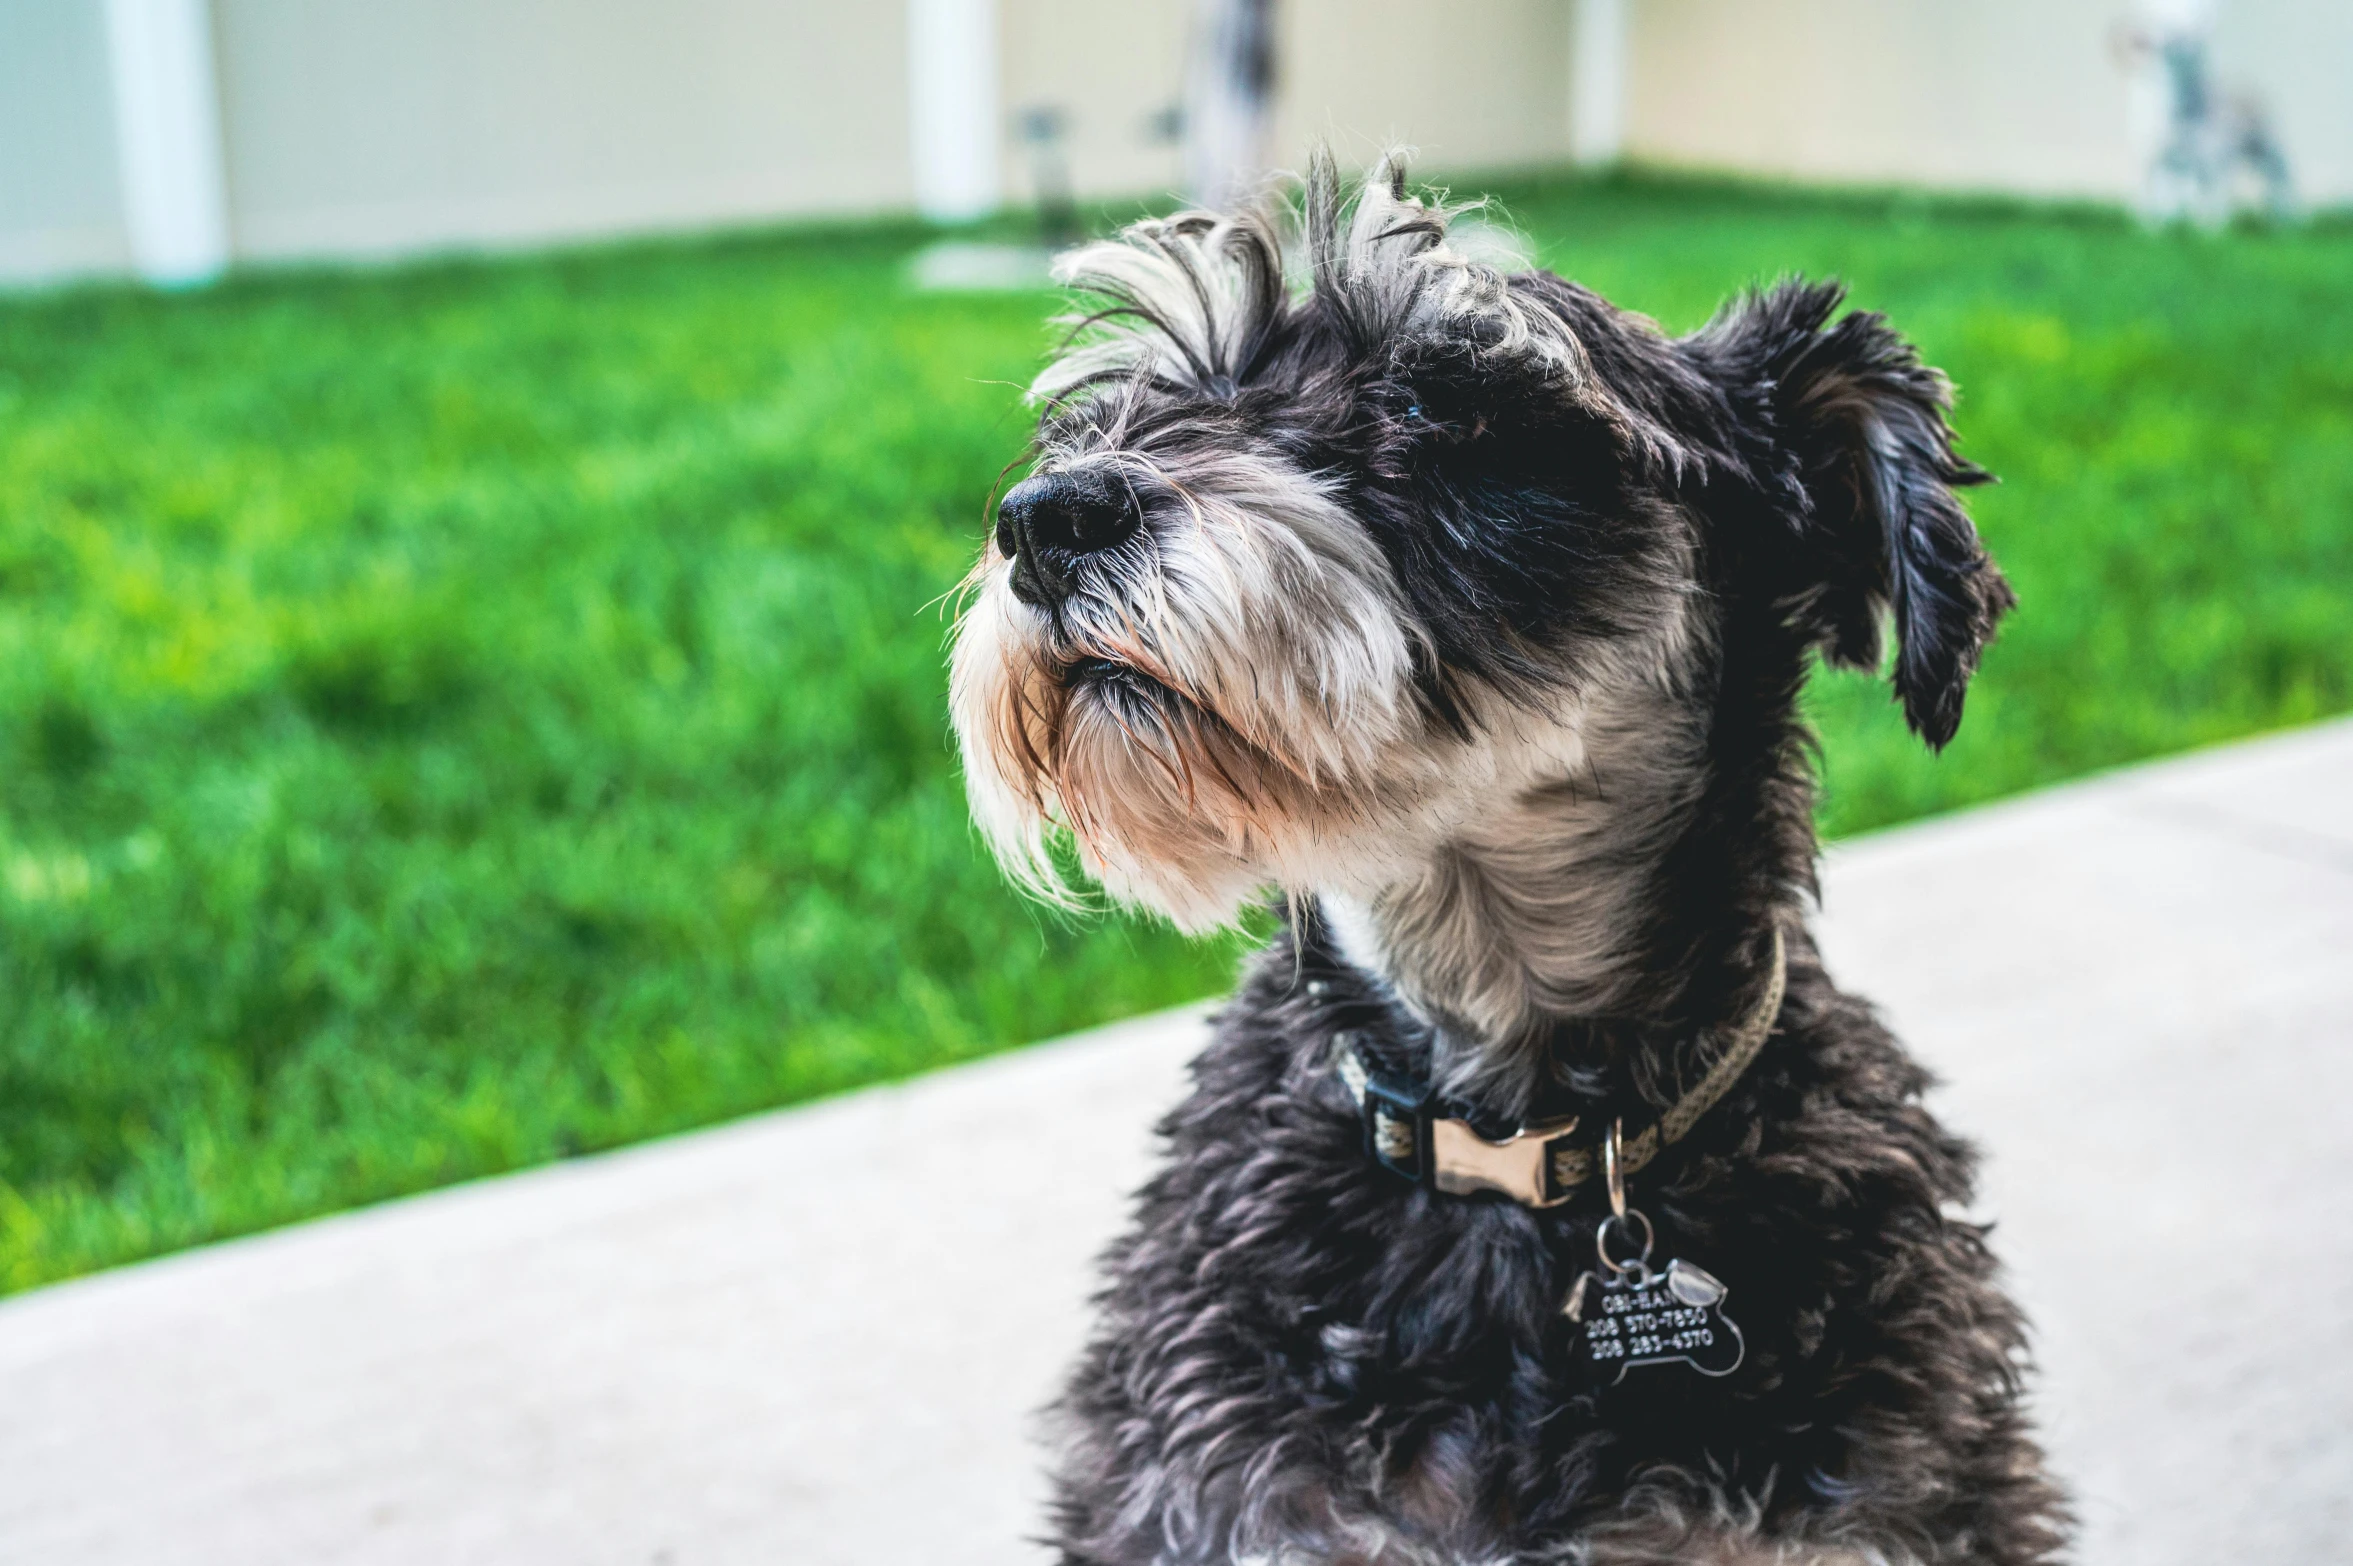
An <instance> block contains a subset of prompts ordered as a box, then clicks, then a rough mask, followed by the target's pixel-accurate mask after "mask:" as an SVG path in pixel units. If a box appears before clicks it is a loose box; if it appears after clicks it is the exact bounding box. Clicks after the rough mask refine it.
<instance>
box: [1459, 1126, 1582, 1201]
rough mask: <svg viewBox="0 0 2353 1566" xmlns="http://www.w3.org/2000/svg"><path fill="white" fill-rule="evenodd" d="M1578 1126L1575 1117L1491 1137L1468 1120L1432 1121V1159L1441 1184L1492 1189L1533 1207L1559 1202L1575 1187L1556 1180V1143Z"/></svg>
mask: <svg viewBox="0 0 2353 1566" xmlns="http://www.w3.org/2000/svg"><path fill="white" fill-rule="evenodd" d="M1576 1129H1577V1122H1576V1120H1575V1118H1574V1117H1572V1118H1570V1119H1567V1120H1555V1121H1550V1122H1548V1123H1546V1124H1544V1125H1540V1126H1528V1127H1525V1128H1523V1129H1522V1130H1521V1131H1519V1132H1518V1133H1517V1134H1515V1135H1513V1136H1509V1137H1506V1138H1505V1139H1504V1140H1502V1141H1500V1142H1490V1141H1488V1140H1487V1139H1486V1138H1485V1137H1483V1136H1481V1135H1479V1133H1478V1132H1476V1131H1473V1130H1472V1129H1471V1128H1470V1125H1469V1123H1468V1122H1466V1121H1461V1120H1434V1121H1432V1122H1430V1151H1431V1160H1430V1161H1431V1164H1432V1166H1433V1168H1434V1170H1435V1182H1434V1183H1435V1184H1436V1185H1437V1187H1438V1189H1439V1190H1441V1191H1445V1192H1447V1193H1449V1194H1450V1195H1455V1196H1468V1195H1470V1194H1471V1193H1472V1192H1474V1191H1494V1192H1497V1193H1499V1194H1501V1195H1504V1196H1508V1197H1510V1198H1511V1199H1512V1200H1513V1201H1515V1202H1524V1203H1526V1204H1527V1205H1528V1206H1530V1207H1558V1206H1559V1205H1560V1204H1561V1203H1563V1202H1565V1201H1567V1200H1568V1199H1569V1196H1570V1194H1571V1191H1572V1190H1573V1187H1563V1186H1561V1185H1560V1184H1558V1183H1557V1181H1556V1179H1555V1176H1556V1174H1557V1173H1558V1171H1557V1169H1556V1168H1555V1163H1554V1159H1553V1156H1552V1148H1553V1144H1554V1143H1556V1142H1558V1141H1560V1140H1561V1138H1563V1137H1565V1136H1567V1135H1568V1134H1569V1133H1570V1132H1572V1131H1574V1130H1576Z"/></svg>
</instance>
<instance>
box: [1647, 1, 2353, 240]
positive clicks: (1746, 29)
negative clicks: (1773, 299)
mask: <svg viewBox="0 0 2353 1566" xmlns="http://www.w3.org/2000/svg"><path fill="white" fill-rule="evenodd" d="M1631 8H1632V16H1633V28H1632V48H1631V66H1630V76H1631V80H1630V82H1629V97H1630V117H1629V123H1628V137H1627V151H1628V153H1629V154H1630V155H1631V156H1633V157H1635V158H1637V159H1640V160H1643V161H1646V162H1652V163H1660V164H1668V165H1676V166H1684V167H1693V168H1707V169H1722V170H1729V171H1734V172H1741V173H1753V174H1768V175H1775V176H1780V177H1785V178H1790V179H1799V180H1815V181H1823V182H1829V183H1841V182H1866V183H1884V184H1894V183H1903V184H1918V185H1926V186H1931V187H1935V188H1941V189H1947V190H1980V191H2007V192H2016V193H2021V194H2027V195H2048V196H2090V197H2097V198H2103V199H2111V200H2123V199H2128V198H2130V197H2131V196H2133V195H2134V194H2135V193H2136V192H2137V191H2138V190H2139V188H2140V183H2141V177H2142V168H2143V148H2142V146H2141V144H2140V143H2139V142H2138V141H2137V140H2136V138H2135V133H2134V124H2133V108H2132V81H2131V78H2130V77H2129V76H2128V75H2127V73H2126V71H2125V69H2124V68H2123V66H2122V65H2121V64H2119V62H2118V60H2117V57H2116V54H2115V51H2114V49H2113V48H2112V46H2111V37H2112V30H2113V29H2114V27H2115V26H2116V24H2117V23H2118V22H2119V21H2121V20H2123V19H2125V18H2127V17H2129V16H2131V15H2133V14H2134V12H2135V10H2136V9H2137V8H2136V6H2135V4H2134V0H1966V3H1962V0H1631ZM2216 15H2217V20H2216V24H2215V33H2214V46H2215V56H2216V61H2217V66H2218V69H2219V71H2220V73H2221V76H2222V78H2223V82H2224V85H2225V86H2226V87H2228V86H2229V85H2230V84H2231V83H2232V81H2233V80H2234V79H2235V80H2238V81H2243V82H2246V83H2249V84H2252V85H2253V86H2254V87H2256V88H2257V89H2258V91H2259V95H2260V96H2261V97H2263V98H2264V99H2265V100H2266V101H2267V102H2268V103H2269V104H2270V106H2271V108H2272V110H2273V113H2274V116H2275V119H2276V122H2277V124H2278V127H2279V130H2280V132H2281V139H2282V141H2283V142H2284V144H2285V146H2286V149H2287V153H2288V157H2289V161H2290V163H2291V164H2292V165H2293V166H2294V169H2295V172H2296V176H2297V183H2298V186H2299V188H2300V190H2301V191H2302V193H2303V195H2304V197H2305V199H2306V200H2308V201H2315V202H2324V203H2325V202H2340V201H2345V200H2348V199H2353V3H2348V0H2219V4H2218V6H2217V7H2216Z"/></svg>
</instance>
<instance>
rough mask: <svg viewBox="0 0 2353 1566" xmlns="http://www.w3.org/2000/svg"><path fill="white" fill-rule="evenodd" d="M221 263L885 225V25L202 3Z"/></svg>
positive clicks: (768, 17) (891, 34) (719, 8)
mask: <svg viewBox="0 0 2353 1566" xmlns="http://www.w3.org/2000/svg"><path fill="white" fill-rule="evenodd" d="M215 14H216V18H217V22H216V25H217V27H218V30H219V35H220V49H219V53H220V59H221V72H222V94H221V97H222V106H223V117H224V120H225V131H226V139H227V145H228V150H229V190H230V208H231V215H232V222H233V225H234V230H235V236H236V246H237V251H238V254H239V255H241V256H245V257H250V258H256V259H279V258H286V257H304V256H349V255H369V254H384V253H392V252H401V251H413V250H421V249H434V248H442V247H448V246H463V245H477V244H515V243H537V242H542V241H547V240H556V239H568V238H574V237H581V236H589V235H599V234H613V233H628V232H636V231H645V230H659V229H671V228H699V227H706V226H710V225H714V224H723V223H729V222H743V221H747V220H761V219H772V218H774V217H777V216H779V215H781V214H788V213H831V212H881V211H893V210H904V209H905V208H906V207H908V206H909V205H910V203H911V202H912V199H913V176H912V173H911V171H910V166H909V158H908V130H907V124H908V117H907V98H906V59H907V49H906V42H905V35H904V31H903V26H902V18H903V16H904V11H903V9H902V7H901V6H900V5H898V4H895V3H875V0H860V3H852V4H811V3H796V4H789V5H788V4H776V3H772V0H664V3H663V4H661V5H658V6H654V5H646V4H643V3H640V0H398V3H396V4H388V3H385V0H216V4H215Z"/></svg>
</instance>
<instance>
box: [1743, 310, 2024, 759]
mask: <svg viewBox="0 0 2353 1566" xmlns="http://www.w3.org/2000/svg"><path fill="white" fill-rule="evenodd" d="M1844 297H1845V290H1844V289H1843V288H1842V287H1840V286H1839V285H1837V284H1835V283H1784V284H1782V285H1781V286H1779V287H1777V288H1774V289H1772V290H1770V291H1768V292H1766V293H1762V294H1758V295H1755V296H1752V297H1751V298H1749V299H1747V300H1745V301H1744V302H1743V303H1742V305H1741V306H1740V307H1739V308H1738V309H1737V310H1736V312H1735V313H1734V314H1733V315H1731V316H1730V317H1728V318H1726V319H1725V320H1722V321H1720V322H1718V323H1717V325H1716V326H1715V327H1713V328H1711V329H1710V330H1709V332H1707V333H1705V334H1703V337H1709V338H1714V339H1715V342H1714V343H1713V344H1711V346H1713V347H1719V348H1722V349H1727V350H1730V352H1729V353H1728V354H1727V355H1726V358H1727V359H1729V360H1730V361H1733V362H1732V363H1725V362H1724V361H1723V360H1719V364H1720V366H1721V367H1723V368H1727V369H1729V368H1733V365H1734V364H1737V365H1738V368H1739V370H1740V371H1741V372H1745V373H1744V376H1743V378H1746V377H1747V376H1755V377H1757V379H1755V380H1752V381H1751V382H1750V387H1751V389H1752V390H1753V391H1755V392H1761V393H1762V394H1763V396H1764V398H1765V399H1766V400H1767V402H1768V403H1769V406H1770V410H1771V413H1770V422H1771V423H1772V425H1773V426H1774V429H1773V438H1774V441H1775V443H1776V444H1777V445H1778V446H1779V447H1780V448H1781V454H1780V455H1781V460H1782V461H1783V463H1784V464H1792V463H1793V464H1794V470H1795V471H1794V476H1795V478H1796V480H1797V484H1798V487H1799V488H1801V489H1802V491H1803V500H1802V503H1801V505H1800V507H1799V509H1800V510H1801V512H1802V513H1803V517H1802V520H1801V523H1800V538H1799V540H1798V548H1799V551H1800V554H1801V556H1802V560H1803V565H1802V570H1803V573H1804V578H1805V580H1806V582H1807V584H1808V585H1807V590H1806V591H1805V593H1804V594H1803V595H1802V596H1801V610H1800V612H1801V613H1806V614H1810V615H1811V616H1813V617H1815V618H1816V619H1817V620H1818V622H1819V626H1820V630H1821V632H1822V635H1823V639H1824V642H1825V645H1826V650H1827V653H1828V655H1829V657H1830V658H1831V659H1832V661H1834V662H1837V663H1842V664H1846V665H1849V666H1851V667H1857V668H1865V669H1868V668H1875V667H1877V665H1878V662H1879V655H1880V642H1879V626H1880V621H1881V618H1882V616H1883V615H1885V616H1886V617H1888V618H1891V619H1892V620H1893V622H1894V625H1895V636H1896V651H1895V693H1896V696H1897V697H1898V698H1899V699H1900V700H1901V701H1902V702H1903V705H1904V716H1905V718H1906V719H1907V720H1908V721H1909V722H1910V723H1911V725H1912V729H1913V731H1914V732H1915V733H1917V734H1918V735H1919V736H1920V737H1921V738H1922V739H1923V740H1925V741H1927V742H1928V744H1929V745H1930V747H1931V748H1934V749H1942V748H1943V747H1944V745H1945V743H1946V742H1947V741H1948V740H1950V739H1951V738H1952V737H1953V732H1954V730H1955V729H1957V728H1959V727H1960V723H1961V703H1962V698H1963V697H1964V696H1965V695H1966V694H1967V692H1968V688H1969V677H1970V676H1971V675H1972V674H1973V673H1975V672H1976V669H1977V658H1978V654H1979V653H1980V652H1981V651H1982V650H1983V648H1984V647H1985V644H1986V643H1987V642H1988V641H1990V640H1991V639H1992V637H1993V633H1994V626H1995V623H1996V622H1997V621H1999V620H2000V619H2001V617H2002V615H2003V614H2005V613H2007V612H2008V611H2009V609H2010V608H2011V607H2012V605H2014V604H2015V603H2016V602H2017V598H2016V595H2015V594H2013V593H2012V592H2011V591H2010V584H2009V583H2008V582H2007V581H2005V580H2004V579H2003V577H2002V573H2001V571H2000V569H1999V568H1997V567H1996V566H1995V565H1994V562H1993V560H1992V558H1991V557H1990V556H1988V555H1987V554H1986V552H1985V546H1984V545H1983V544H1981V543H1979V542H1978V538H1977V530H1976V529H1975V528H1974V527H1972V526H1971V525H1970V522H1969V514H1968V513H1967V512H1965V511H1963V510H1962V509H1961V502H1960V497H1959V496H1958V495H1956V494H1955V493H1954V492H1955V491H1956V490H1958V489H1961V488H1964V487H1966V486H1969V485H1972V484H1983V483H1987V482H1989V481H1990V480H1991V477H1992V475H1990V474H1988V473H1987V472H1985V470H1984V469H1982V468H1979V467H1977V466H1976V465H1975V464H1973V463H1970V462H1968V461H1966V460H1964V459H1963V458H1962V457H1960V456H1959V455H1958V454H1957V453H1956V452H1955V451H1954V450H1953V432H1952V428H1951V426H1949V425H1948V424H1947V423H1946V422H1945V414H1946V412H1947V410H1949V409H1950V408H1951V406H1952V388H1951V386H1950V384H1949V383H1948V382H1947V381H1946V380H1945V378H1944V376H1943V375H1942V374H1940V373H1939V372H1938V371H1936V370H1935V369H1933V368H1931V367H1929V366H1928V365H1925V364H1923V363H1921V362H1920V355H1919V353H1918V352H1917V351H1916V350H1915V349H1914V348H1913V347H1912V345H1911V344H1910V343H1909V342H1906V341H1905V340H1904V339H1903V338H1902V337H1900V336H1898V335H1897V334H1896V333H1895V332H1894V331H1892V330H1890V329H1889V327H1888V325H1887V322H1886V320H1885V318H1883V317H1881V316H1880V315H1878V314H1876V313H1873V312H1868V311H1856V312H1854V313H1852V314H1849V315H1847V316H1846V317H1844V318H1843V319H1841V320H1839V321H1838V322H1836V323H1835V324H1827V323H1829V321H1830V316H1831V315H1832V313H1833V312H1834V311H1836V310H1837V308H1838V305H1839V302H1840V301H1841V300H1842V299H1843V298H1844ZM1793 498H1794V497H1793Z"/></svg>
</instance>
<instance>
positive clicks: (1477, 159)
mask: <svg viewBox="0 0 2353 1566" xmlns="http://www.w3.org/2000/svg"><path fill="white" fill-rule="evenodd" d="M1641 3H1642V0H1635V8H1636V9H1637V10H1639V9H1640V8H1641ZM1280 25H1281V27H1282V36H1281V56H1280V58H1281V70H1282V79H1281V82H1280V85H1279V88H1278V92H1277V100H1276V101H1277V112H1276V116H1275V146H1276V155H1277V157H1278V158H1279V159H1281V160H1282V161H1283V162H1285V163H1286V164H1287V165H1288V166H1290V167H1292V168H1297V167H1299V166H1300V165H1301V163H1302V162H1304V161H1305V158H1306V156H1307V147H1308V144H1309V143H1310V141H1311V140H1314V139H1316V138H1322V139H1324V140H1328V141H1329V142H1330V143H1331V144H1332V147H1333V150H1334V151H1335V152H1337V153H1338V154H1339V155H1340V157H1341V160H1342V162H1343V164H1344V165H1345V164H1347V163H1350V162H1355V163H1359V164H1361V163H1364V162H1366V161H1369V160H1370V159H1371V158H1373V157H1375V156H1377V155H1378V154H1379V153H1380V151H1381V150H1382V149H1383V148H1385V147H1389V146H1393V145H1396V144H1399V143H1405V144H1409V145H1411V146H1412V147H1413V148H1414V149H1415V150H1416V152H1417V154H1418V157H1417V162H1416V166H1417V167H1418V168H1421V169H1424V170H1427V171H1430V172H1433V173H1446V172H1476V173H1486V172H1502V171H1506V170H1510V169H1517V168H1529V167H1533V166H1537V165H1542V164H1556V163H1560V162H1563V161H1565V160H1566V159H1567V157H1568V155H1569V87H1568V84H1569V0H1447V3H1445V4H1438V5H1433V4H1431V3H1429V0H1287V3H1284V4H1283V7H1282V11H1281V24H1280Z"/></svg>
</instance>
